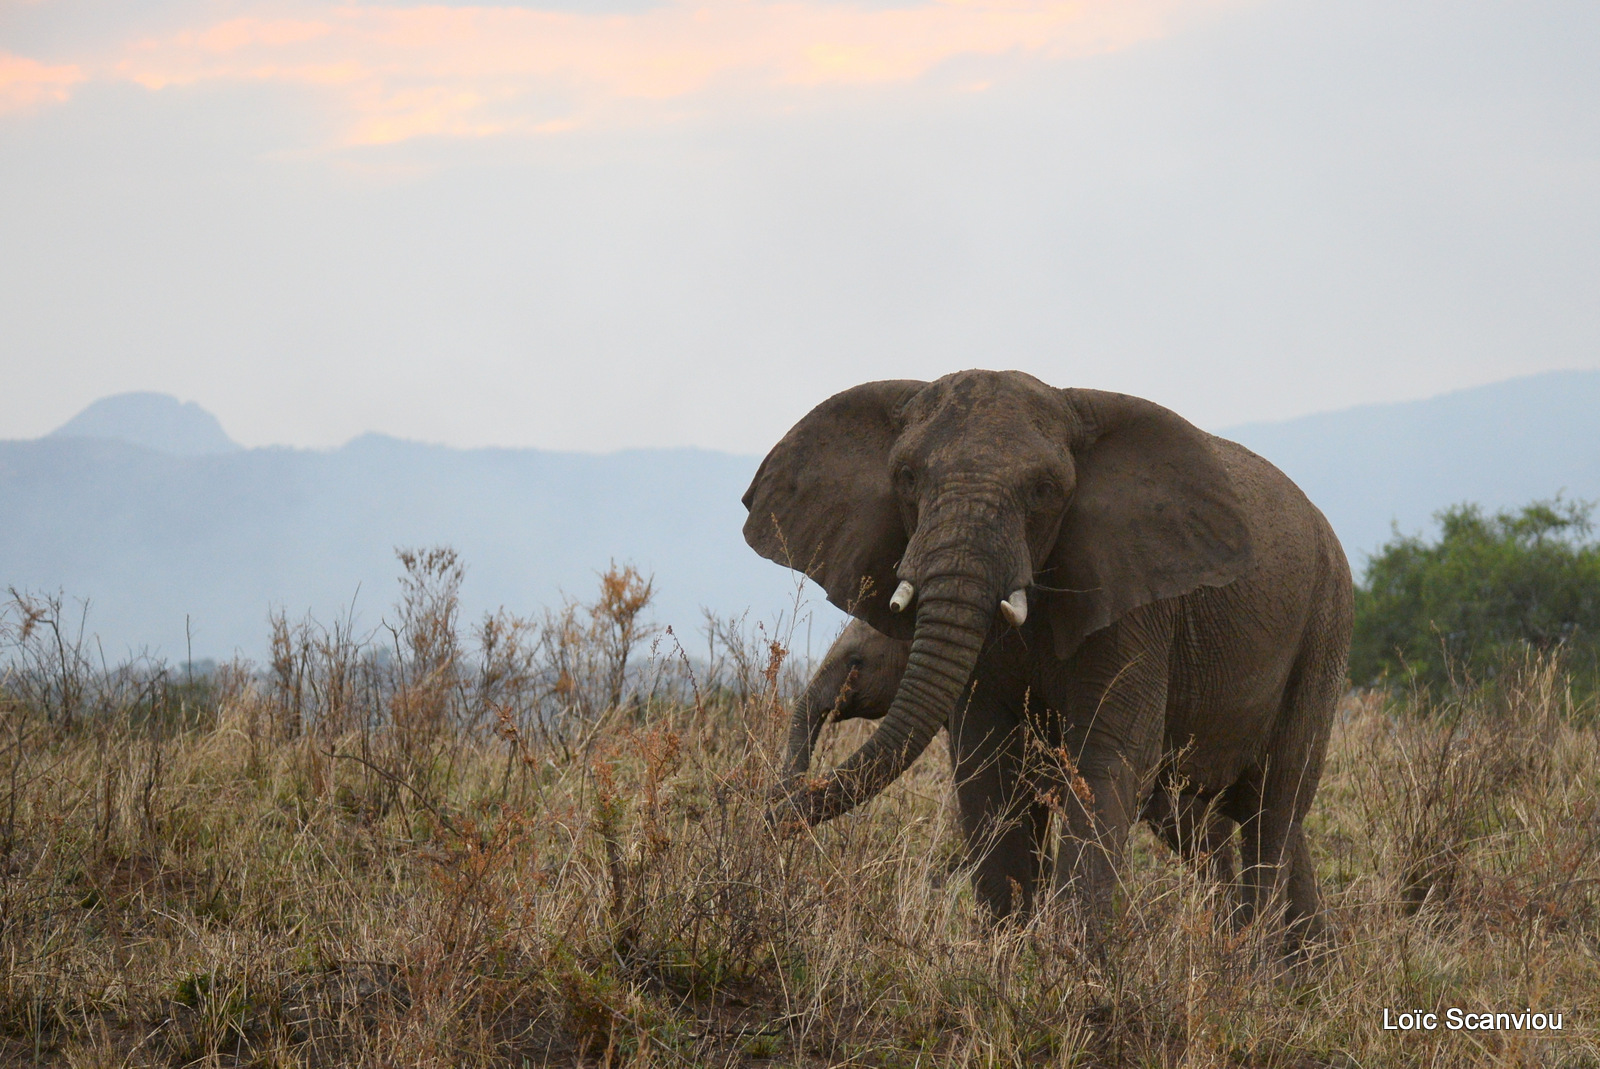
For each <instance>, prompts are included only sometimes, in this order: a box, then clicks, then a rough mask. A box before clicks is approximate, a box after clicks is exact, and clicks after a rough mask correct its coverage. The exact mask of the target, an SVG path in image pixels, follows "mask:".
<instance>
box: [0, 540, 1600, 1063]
mask: <svg viewBox="0 0 1600 1069" xmlns="http://www.w3.org/2000/svg"><path fill="white" fill-rule="evenodd" d="M402 560H403V562H404V565H405V568H406V578H405V580H404V581H403V583H402V596H401V600H400V604H399V605H398V607H397V609H396V611H395V613H394V614H393V621H392V626H390V627H387V628H385V629H382V630H380V631H379V632H378V633H377V634H375V635H370V636H363V635H357V634H355V633H354V631H353V628H352V626H351V624H350V622H349V621H342V622H339V623H336V624H335V625H332V626H328V627H324V626H320V625H317V624H315V623H314V622H310V621H307V622H303V623H290V622H289V621H287V620H285V619H281V618H280V619H278V620H276V621H274V625H273V628H272V656H271V661H270V663H269V664H268V665H266V666H265V667H264V669H261V670H255V669H252V668H250V667H249V666H239V665H235V666H230V667H228V668H226V669H223V670H221V671H219V672H218V673H216V674H214V675H212V676H210V677H208V678H207V679H204V680H190V679H188V678H187V677H186V676H185V674H184V673H182V672H181V671H180V672H173V671H170V670H168V669H166V668H164V667H163V666H160V665H155V664H141V665H132V666H124V667H122V668H120V669H111V670H107V669H105V668H104V667H103V666H95V665H93V664H92V662H91V659H90V658H88V657H86V656H83V655H82V642H81V639H79V640H78V644H77V646H76V647H75V646H74V640H73V637H72V636H73V635H74V634H78V632H76V631H75V630H74V629H73V628H72V626H70V618H71V615H72V614H71V612H70V609H69V608H68V607H66V606H63V605H62V604H61V602H60V601H59V600H56V601H51V600H50V599H37V598H28V597H25V596H22V595H14V596H13V598H12V600H11V602H10V606H9V609H8V612H7V615H5V616H4V617H3V624H0V626H3V627H4V628H5V630H4V632H3V633H0V640H3V641H4V643H5V644H6V645H7V647H8V653H9V657H10V664H11V668H10V670H9V674H8V675H7V676H6V677H5V682H4V685H3V688H0V728H3V732H4V735H3V740H4V741H3V742H0V753H3V760H0V968H3V970H4V973H3V978H0V1062H3V1063H4V1064H8V1065H10V1064H17V1065H29V1064H39V1065H70V1066H122V1065H133V1066H142V1065H259V1066H335V1065H357V1066H361V1065H371V1066H472V1065H484V1066H523V1065H544V1064H572V1063H575V1062H583V1063H586V1064H594V1065H611V1066H620V1065H633V1066H643V1065H660V1066H680V1065H745V1064H782V1065H807V1066H813V1065H814V1066H825V1065H863V1066H865V1065H873V1066H914V1065H952V1066H955V1065H961V1066H966V1065H983V1066H991V1065H996V1066H997V1065H1008V1066H1009V1065H1061V1066H1068V1065H1072V1066H1102V1065H1104V1066H1111V1065H1116V1066H1121V1065H1140V1066H1145V1065H1147V1066H1195V1067H1204V1066H1313V1065H1338V1066H1390V1065H1417V1066H1422V1065H1427V1066H1468V1065H1471V1066H1478V1065H1541V1066H1543V1065H1550V1066H1556V1065H1561V1066H1580V1065H1589V1066H1594V1065H1600V1054H1597V1051H1600V1046H1597V1041H1600V1038H1597V1037H1600V1034H1597V1031H1596V1024H1597V1022H1600V968H1597V964H1596V953H1597V950H1600V851H1597V849H1596V848H1597V835H1600V821H1597V816H1600V814H1597V811H1596V806H1597V801H1600V734H1597V732H1596V729H1595V728H1594V727H1593V726H1592V725H1593V723H1594V720H1593V718H1592V717H1586V716H1582V715H1577V714H1578V713H1579V712H1582V711H1581V710H1574V709H1573V708H1572V707H1571V706H1572V700H1571V698H1570V696H1569V695H1568V693H1567V691H1566V688H1565V686H1564V681H1563V676H1562V674H1561V672H1560V670H1559V667H1558V666H1556V665H1555V664H1554V663H1552V662H1551V661H1549V660H1534V661H1530V662H1529V663H1528V664H1526V665H1525V666H1524V668H1523V670H1522V671H1521V672H1520V673H1519V674H1517V675H1516V677H1515V679H1514V681H1513V682H1511V683H1509V684H1507V685H1504V686H1502V687H1500V688H1499V689H1498V690H1497V691H1496V692H1495V694H1494V695H1492V696H1479V697H1475V698H1471V699H1463V700H1460V701H1457V702H1456V703H1455V704H1452V705H1446V706H1440V707H1433V708H1429V709H1418V708H1411V707H1409V706H1408V703H1407V702H1405V701H1398V702H1396V701H1391V700H1389V699H1386V698H1384V697H1382V696H1380V695H1376V694H1366V695H1362V696H1357V697H1353V698H1352V699H1350V700H1349V701H1347V702H1346V704H1345V706H1344V708H1343V710H1342V712H1341V715H1340V719H1339V723H1338V725H1337V728H1336V733H1335V738H1334V742H1333V745H1332V748H1331V751H1330V763H1329V768H1328V773H1327V777H1326V779H1325V782H1324V788H1323V791H1322V793H1321V795H1320V796H1319V799H1318V802H1317V805H1316V807H1315V809H1314V811H1313V812H1314V816H1313V827H1312V836H1313V838H1312V842H1313V849H1314V850H1315V851H1316V854H1317V860H1318V863H1319V866H1320V868H1321V870H1322V876H1323V880H1324V885H1325V887H1326V889H1327V897H1328V903H1327V904H1328V910H1329V915H1330V919H1331V920H1332V921H1333V923H1334V925H1335V926H1336V929H1337V932H1338V934H1337V938H1336V941H1335V943H1334V944H1333V945H1332V946H1331V947H1330V948H1328V950H1327V953H1326V954H1325V955H1324V956H1323V957H1322V958H1321V959H1320V960H1319V961H1317V962H1315V963H1314V964H1313V965H1311V966H1309V967H1307V968H1305V969H1303V970H1302V971H1300V972H1298V973H1286V972H1284V971H1283V969H1282V968H1281V967H1280V966H1279V965H1278V964H1277V959H1276V955H1275V954H1274V953H1273V952H1272V948H1273V946H1274V945H1275V940H1274V936H1273V933H1271V932H1270V931H1269V930H1268V929H1267V928H1266V927H1265V926H1262V927H1258V928H1255V929H1251V930H1249V931H1246V932H1243V933H1233V932H1230V931H1228V930H1227V929H1226V927H1225V926H1222V925H1219V924H1217V923H1216V917H1217V914H1218V913H1219V911H1220V910H1221V909H1222V906H1223V903H1222V902H1221V900H1220V899H1219V898H1218V896H1217V895H1216V894H1215V893H1214V889H1213V888H1211V887H1209V886H1208V885H1207V884H1206V883H1205V881H1204V880H1203V879H1201V878H1199V877H1198V876H1197V875H1195V874H1194V873H1193V872H1191V871H1189V870H1188V869H1186V868H1185V867H1183V866H1182V865H1180V864H1178V863H1176V862H1175V861H1173V860H1172V859H1171V858H1170V857H1169V856H1168V855H1167V854H1166V853H1165V852H1164V851H1162V850H1161V849H1159V848H1157V847H1156V846H1155V845H1154V842H1153V840H1150V839H1149V838H1148V837H1146V836H1144V835H1143V833H1141V834H1140V838H1139V839H1138V840H1137V841H1136V843H1135V847H1134V851H1133V857H1132V858H1131V863H1130V865H1129V866H1128V870H1127V877H1126V881H1125V886H1124V888H1123V891H1122V895H1121V901H1120V903H1119V914H1118V920H1117V923H1116V926H1115V930H1114V932H1113V933H1112V938H1111V942H1110V946H1109V948H1108V950H1107V953H1106V954H1105V956H1104V958H1103V959H1097V958H1092V957H1088V956H1085V955H1084V954H1082V953H1080V949H1079V942H1078V940H1077V938H1076V936H1075V933H1074V932H1073V930H1072V928H1071V927H1070V925H1068V924H1066V923H1065V922H1064V921H1063V920H1062V918H1059V917H1055V916H1052V915H1051V914H1049V913H1048V912H1047V913H1046V914H1045V915H1043V916H1041V917H1039V918H1037V919H1036V920H1035V921H1034V922H1033V923H1031V924H1029V925H1028V926H1025V927H1020V928H1014V929H1005V930H1000V931H994V930H990V929H988V928H986V927H985V926H983V925H982V924H981V923H980V922H979V921H978V920H977V918H976V913H975V909H974V906H973V904H972V901H971V895H970V892H969V890H968V888H967V885H966V881H965V879H964V878H963V877H962V874H961V872H960V865H959V853H958V850H957V847H956V842H955V835H954V833H953V828H952V819H951V814H950V812H949V807H948V806H949V803H948V794H949V790H948V770H947V767H946V765H945V763H944V758H943V755H942V753H933V754H930V755H928V756H927V757H925V758H924V759H923V761H922V762H921V763H919V765H918V766H917V767H916V768H915V769H913V771H912V772H911V773H910V774H908V775H907V776H905V777H903V778H902V780H901V781H900V782H898V783H897V784H895V785H894V787H892V788H891V789H890V791H889V792H887V793H886V795H885V796H884V797H883V798H881V799H880V800H878V801H877V802H875V803H873V804H872V805H871V806H868V807H867V808H866V809H865V810H863V811H862V812H860V813H858V814H853V815H851V816H849V817H847V818H845V819H842V820H840V821H837V822H835V823H834V824H832V825H829V826H827V827H824V828H822V829H818V830H817V831H816V832H815V833H813V834H808V835H804V836H801V837H798V838H793V839H787V840H780V839H777V838H775V837H774V836H773V835H772V834H771V833H770V832H769V831H768V829H767V828H766V827H765V825H764V824H763V823H762V820H761V815H762V809H763V803H764V798H765V793H766V790H767V789H768V787H769V786H770V784H771V783H772V781H773V779H774V775H775V773H774V768H775V763H776V762H777V760H778V759H779V758H778V753H779V746H780V744H781V737H782V721H783V719H784V717H785V715H786V705H787V701H788V699H789V697H790V696H791V695H792V694H793V693H794V691H795V689H796V687H797V685H798V683H799V679H798V666H796V665H795V664H794V663H793V661H792V659H791V658H790V657H789V656H788V655H787V650H786V642H785V637H784V636H782V635H773V634H769V633H767V632H766V631H764V630H761V629H759V628H744V627H739V626H734V625H731V624H728V623H726V622H722V623H714V625H713V627H712V628H711V629H710V632H709V634H710V635H711V641H710V645H709V647H708V648H705V649H702V648H701V647H700V644H699V640H697V641H696V643H695V645H696V649H695V653H696V654H697V656H696V657H694V658H691V657H690V656H689V655H688V653H687V652H686V651H685V650H684V648H683V645H682V643H681V642H680V636H678V635H675V634H672V633H669V632H661V633H655V632H653V631H651V630H650V629H649V628H647V627H646V626H645V624H644V619H645V617H644V616H643V611H644V609H645V607H646V605H647V603H648V600H649V593H650V591H649V586H648V583H647V582H646V581H645V580H644V579H642V578H641V577H640V576H638V575H637V574H635V573H633V572H631V571H630V570H628V569H618V568H613V569H612V571H611V572H610V573H609V574H608V575H607V576H606V577H605V580H604V583H603V586H602V591H601V594H600V596H599V597H598V598H597V600H596V601H595V602H594V603H592V604H588V605H581V604H568V605H564V606H562V607H561V608H560V609H557V610H552V611H550V612H549V613H547V614H545V616H544V617H542V618H541V619H539V620H537V621H534V620H527V619H521V618H517V617H514V616H510V615H507V614H500V615H497V616H493V617H491V618H489V619H486V620H484V621H481V622H480V623H479V624H478V625H477V626H475V627H472V628H463V627H462V626H461V624H460V621H459V620H458V619H457V616H458V613H457V600H456V592H457V590H458V588H459V584H460V581H461V569H460V565H459V562H458V561H457V560H456V559H455V557H454V555H453V554H451V553H450V552H449V551H439V550H434V551H426V552H420V553H413V554H409V555H406V556H404V557H403V558H402ZM837 734H838V735H843V736H850V735H851V732H850V731H848V730H846V731H841V732H838V733H837ZM851 741H852V740H851V738H849V737H845V738H835V739H834V740H832V745H833V746H834V747H835V750H836V752H837V751H838V750H841V749H843V748H845V747H848V746H849V745H850V742H851ZM936 748H937V747H936ZM827 758H828V754H826V753H825V754H823V755H822V759H823V760H826V759H827ZM1452 1005H1454V1006H1460V1007H1463V1008H1466V1009H1471V1010H1480V1009H1483V1010H1493V1009H1517V1010H1520V1009H1522V1008H1523V1007H1525V1006H1531V1007H1533V1008H1535V1009H1541V1010H1551V1011H1559V1012H1562V1013H1563V1014H1564V1018H1563V1019H1564V1029H1563V1031H1562V1032H1560V1033H1556V1034H1553V1035H1535V1034H1531V1033H1511V1032H1501V1033H1478V1032H1473V1033H1467V1032H1450V1031H1448V1030H1446V1029H1445V1028H1443V1027H1441V1028H1440V1029H1439V1030H1438V1031H1435V1032H1428V1033H1421V1034H1416V1033H1413V1034H1409V1035H1399V1034H1397V1033H1394V1032H1385V1031H1384V1030H1383V1029H1382V1014H1383V1010H1384V1009H1385V1008H1389V1009H1391V1010H1393V1011H1399V1010H1410V1009H1419V1008H1420V1009H1433V1010H1440V1011H1442V1010H1443V1009H1444V1008H1446V1007H1448V1006H1452Z"/></svg>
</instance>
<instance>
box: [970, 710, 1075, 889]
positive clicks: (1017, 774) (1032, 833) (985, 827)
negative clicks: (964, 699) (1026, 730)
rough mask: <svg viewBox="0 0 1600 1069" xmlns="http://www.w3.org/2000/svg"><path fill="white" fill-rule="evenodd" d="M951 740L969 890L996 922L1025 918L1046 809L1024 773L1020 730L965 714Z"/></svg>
mask: <svg viewBox="0 0 1600 1069" xmlns="http://www.w3.org/2000/svg"><path fill="white" fill-rule="evenodd" d="M949 738H950V753H951V762H952V766H953V771H954V777H955V787H956V805H957V807H958V810H959V813H960V819H961V833H962V837H963V838H964V839H965V841H966V851H967V862H968V864H969V865H970V866H971V871H972V888H973V892H974V894H975V895H976V897H977V899H978V902H979V903H980V904H981V905H982V906H983V908H984V910H985V911H986V912H987V913H988V914H989V916H990V917H992V918H994V919H996V920H999V919H1002V918H1005V917H1009V916H1012V915H1022V916H1026V915H1027V914H1028V913H1030V912H1031V911H1032V910H1033V906H1034V900H1035V897H1036V895H1037V891H1038V886H1039V882H1040V876H1041V873H1042V872H1043V871H1044V866H1045V864H1046V857H1045V846H1046V838H1045V837H1046V835H1047V832H1048V829H1049V826H1050V812H1049V809H1048V808H1046V807H1045V806H1044V805H1043V804H1041V803H1040V802H1039V801H1038V800H1037V799H1036V798H1035V797H1033V790H1032V787H1031V785H1030V784H1029V783H1028V782H1027V781H1026V779H1025V777H1024V776H1023V775H1022V761H1021V754H1022V733H1021V731H1020V730H1019V729H1018V728H1017V727H1016V726H1015V725H1014V724H1008V723H1005V722H1004V720H1003V719H1001V718H989V717H984V716H973V715H971V714H970V712H969V715H968V716H966V717H964V718H963V721H962V725H961V727H960V729H959V730H954V729H952V730H950V733H949Z"/></svg>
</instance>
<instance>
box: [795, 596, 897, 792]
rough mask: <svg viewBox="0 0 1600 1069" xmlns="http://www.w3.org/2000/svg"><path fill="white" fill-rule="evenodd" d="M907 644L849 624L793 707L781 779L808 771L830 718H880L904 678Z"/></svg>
mask: <svg viewBox="0 0 1600 1069" xmlns="http://www.w3.org/2000/svg"><path fill="white" fill-rule="evenodd" d="M910 655H911V643H910V642H909V641H902V640H900V639H893V638H889V637H888V636H887V635H884V634H881V633H880V632H877V631H874V630H873V629H872V628H871V627H869V626H868V625H866V624H865V623H862V622H861V621H860V620H851V621H850V623H849V625H848V626H846V627H845V629H844V631H843V632H842V633H841V634H840V635H839V637H838V638H837V639H835V640H834V643H833V645H832V646H830V647H829V648H828V652H827V653H826V654H824V655H823V658H822V663H821V664H820V665H819V666H818V667H817V671H816V673H815V674H814V675H812V677H811V682H810V683H808V684H807V685H806V689H805V692H804V693H803V694H801V695H800V697H799V699H798V700H796V701H795V703H794V709H793V711H792V712H791V714H790V718H789V744H788V750H787V752H786V754H785V755H784V765H783V778H784V782H785V783H790V782H792V781H793V780H794V779H796V778H797V777H799V776H803V775H805V774H806V772H807V771H809V770H810V768H811V751H812V750H814V749H816V746H817V738H818V736H820V735H821V734H822V726H823V725H824V724H826V723H828V722H829V721H831V720H852V719H855V718H861V719H864V720H881V719H882V718H883V714H884V713H886V712H888V711H889V705H890V703H891V702H893V701H894V695H895V691H896V690H898V689H899V687H900V677H901V676H903V675H905V671H906V660H907V658H908V657H910Z"/></svg>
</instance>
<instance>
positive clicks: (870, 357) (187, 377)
mask: <svg viewBox="0 0 1600 1069" xmlns="http://www.w3.org/2000/svg"><path fill="white" fill-rule="evenodd" d="M1597 56H1600V4H1596V3H1594V2H1593V0H1581V2H1572V3H1541V2H1529V0H1501V2H1477V0H1438V2H1405V0H1322V2H1305V0H1231V2H1230V0H1117V2H1106V0H1083V2H1064V0H903V2H901V0H861V2H855V3H852V2H830V3H824V2H817V0H779V2H772V0H706V2H700V0H665V2H657V0H551V2H549V3H545V4H524V5H511V4H505V5H499V6H471V5H465V4H451V5H448V6H428V5H423V4H417V3H399V2H390V3H366V4H345V5H334V4H326V3H319V2H316V0H148V2H140V3H136V4H130V3H127V2H126V0H116V2H106V0H100V2H90V0H0V371H3V373H4V374H3V379H0V382H3V387H0V438H25V437H33V436H35V435H38V434H42V433H44V432H46V431H48V430H50V429H51V428H53V427H55V426H56V425H58V424H60V423H61V422H63V421H65V420H66V419H67V418H68V417H70V416H71V415H73V414H74V413H75V412H77V411H78V410H79V409H81V408H82V407H83V406H84V405H86V404H88V403H89V402H90V401H92V400H94V399H96V398H98V397H102V396H104V395H106V394H110V393H116V392H121V391H125V390H159V391H164V392H168V393H173V394H176V395H177V396H179V397H181V398H183V399H185V400H194V401H197V402H199V403H200V404H201V405H202V406H204V407H205V408H207V409H208V410H210V411H211V412H213V413H215V414H216V415H217V416H218V417H219V418H220V419H221V421H222V423H223V425H224V427H225V428H226V429H227V430H228V431H229V432H230V433H231V434H232V435H233V436H234V437H235V438H236V439H238V440H239V441H241V442H243V443H244V444H246V445H265V444H289V445H298V446H315V447H327V446H334V445H338V444H340V443H342V442H344V441H346V440H348V439H349V438H351V437H353V436H355V435H357V434H360V433H363V432H366V431H381V432H385V433H388V434H393V435H397V436H402V437H407V438H415V439H421V440H424V441H431V442H443V443H448V444H452V445H459V446H476V445H527V446H539V447H544V448H558V449H580V450H613V449H619V448H627V447H634V446H656V445H697V446H705V447H709V448H715V449H723V450H729V451H733V452H740V453H750V454H759V453H762V452H764V451H765V450H766V449H767V448H768V447H769V446H770V445H771V444H772V442H773V441H774V440H775V439H776V438H777V437H778V436H779V435H780V434H781V433H782V432H783V431H784V430H785V429H787V428H788V426H789V425H790V424H791V423H792V422H793V421H794V420H795V419H796V418H798V417H799V416H800V415H801V414H803V413H804V412H805V411H806V410H807V409H809V408H810V407H811V406H812V405H814V404H815V403H816V402H818V401H819V400H821V399H822V398H823V397H825V396H827V395H828V394H830V393H832V392H834V391H836V390H839V389H842V388H844V387H846V386H849V385H852V384H854V383H856V382H860V381H863V380H866V379H873V378H886V377H915V378H933V377H936V376H938V375H941V374H944V373H946V372H949V371H952V370H956V369H959V368H963V367H974V366H978V367H1017V368H1022V369H1025V370H1028V371H1031V372H1033V373H1034V374H1036V375H1038V376H1039V377H1040V378H1042V379H1044V380H1046V381H1048V382H1051V383H1053V384H1056V385H1062V386H1066V385H1081V386H1095V387H1101V388H1108V389H1119V390H1126V391H1128V392H1132V393H1138V394H1142V395H1145V396H1148V397H1152V398H1154V399H1156V400H1159V401H1161V402H1163V403H1165V404H1168V405H1170V406H1172V407H1174V408H1176V409H1178V410H1179V411H1180V412H1183V413H1184V414H1186V415H1188V416H1189V417H1190V418H1192V419H1194V420H1196V421H1197V422H1199V423H1201V424H1202V425H1205V426H1210V427H1224V426H1228V425H1230V424H1237V423H1242V422H1247V421H1256V420H1270V419H1281V418H1286V417H1290V416H1295V415H1299V414H1303V413H1307V412H1313V411H1321V410H1326V409H1331V408H1339V407H1343V406H1347V405H1352V404H1358V403H1363V402H1368V401H1384V400H1399V399H1404V398H1413V397H1421V396H1428V395H1431V394H1436V393H1440V392H1444V391H1447V390H1451V389H1455V388H1459V387H1463V386H1469V385H1475V384H1479V383H1484V382H1489V381H1494V380H1497V379H1503V378H1509V377H1513V376H1517V375H1522V374H1528V373H1532V372H1535V371H1541V370H1547V369H1551V368H1582V367H1600V62H1597V60H1596V57H1597Z"/></svg>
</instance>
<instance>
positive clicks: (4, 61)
mask: <svg viewBox="0 0 1600 1069" xmlns="http://www.w3.org/2000/svg"><path fill="white" fill-rule="evenodd" d="M85 77H86V75H85V74H84V73H83V71H82V70H81V69H80V68H78V67H77V66H75V65H74V64H70V63H68V64H62V65H60V66H46V65H45V64H43V63H40V62H38V61H37V60H32V59H28V58H27V57H25V56H13V55H10V54H8V53H5V52H0V114H3V113H5V112H8V111H24V110H27V109H29V108H33V107H36V106H38V105H39V104H45V103H52V102H59V101H63V100H66V99H67V96H68V95H69V94H70V92H71V90H72V86H73V85H75V84H76V83H78V82H81V81H83V80H84V78H85Z"/></svg>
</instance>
